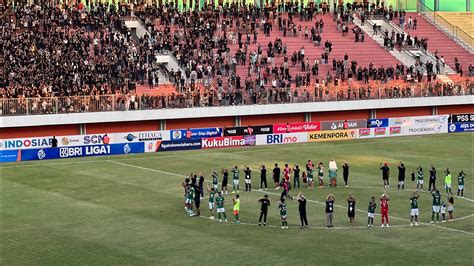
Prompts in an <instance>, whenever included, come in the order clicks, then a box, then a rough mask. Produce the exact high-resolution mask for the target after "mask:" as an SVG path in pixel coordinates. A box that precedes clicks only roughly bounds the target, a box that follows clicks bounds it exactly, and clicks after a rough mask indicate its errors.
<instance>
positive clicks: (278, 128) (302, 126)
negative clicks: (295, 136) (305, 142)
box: [273, 122, 321, 134]
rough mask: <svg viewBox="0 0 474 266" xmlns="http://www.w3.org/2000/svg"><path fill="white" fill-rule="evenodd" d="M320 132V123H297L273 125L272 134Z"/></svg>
mask: <svg viewBox="0 0 474 266" xmlns="http://www.w3.org/2000/svg"><path fill="white" fill-rule="evenodd" d="M319 130H321V123H320V122H297V123H286V124H274V125H273V133H274V134H280V133H297V132H311V131H319Z"/></svg>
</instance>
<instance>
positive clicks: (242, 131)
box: [223, 125, 273, 136]
mask: <svg viewBox="0 0 474 266" xmlns="http://www.w3.org/2000/svg"><path fill="white" fill-rule="evenodd" d="M223 131H224V136H244V135H262V134H271V133H273V125H264V126H248V127H226V128H224V129H223Z"/></svg>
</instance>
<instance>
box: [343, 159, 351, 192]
mask: <svg viewBox="0 0 474 266" xmlns="http://www.w3.org/2000/svg"><path fill="white" fill-rule="evenodd" d="M342 177H343V178H344V183H345V186H346V187H348V186H349V184H348V181H349V164H348V163H347V162H344V163H343V164H342Z"/></svg>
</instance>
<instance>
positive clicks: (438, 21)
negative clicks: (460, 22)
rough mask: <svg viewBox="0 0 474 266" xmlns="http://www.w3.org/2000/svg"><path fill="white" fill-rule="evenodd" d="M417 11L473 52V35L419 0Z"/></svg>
mask: <svg viewBox="0 0 474 266" xmlns="http://www.w3.org/2000/svg"><path fill="white" fill-rule="evenodd" d="M417 11H418V13H420V14H421V15H422V16H423V17H425V18H426V19H427V20H428V21H431V22H432V23H433V24H434V25H436V26H437V27H438V28H439V29H440V30H442V31H444V32H445V33H446V34H447V35H448V36H449V37H450V38H452V39H454V40H455V41H457V42H458V43H459V44H461V46H463V47H464V48H465V49H467V50H468V51H470V52H471V53H473V52H474V37H473V36H471V35H469V34H468V33H467V32H465V31H464V30H463V29H461V28H459V27H458V26H456V25H453V24H451V23H450V22H449V21H447V20H446V19H445V18H443V16H441V15H440V14H438V12H436V11H434V10H433V9H431V8H430V7H428V6H427V5H425V4H424V3H422V2H421V1H418V6H417Z"/></svg>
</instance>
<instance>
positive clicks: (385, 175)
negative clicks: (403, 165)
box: [380, 163, 390, 188]
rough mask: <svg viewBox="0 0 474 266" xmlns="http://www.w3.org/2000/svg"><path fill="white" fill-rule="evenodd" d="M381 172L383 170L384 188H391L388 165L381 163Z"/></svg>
mask: <svg viewBox="0 0 474 266" xmlns="http://www.w3.org/2000/svg"><path fill="white" fill-rule="evenodd" d="M380 170H382V179H383V187H384V188H389V186H390V185H389V183H388V178H389V175H390V168H389V167H388V163H384V164H382V163H380Z"/></svg>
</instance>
